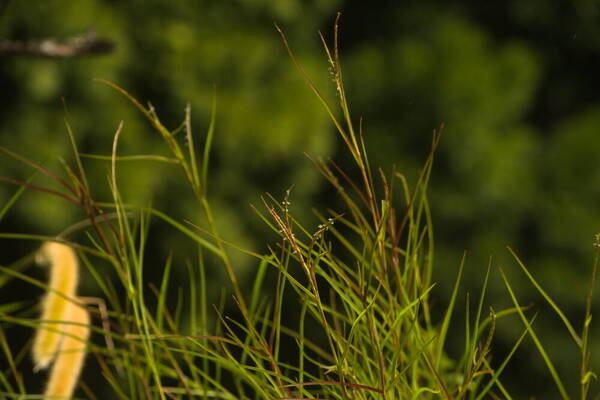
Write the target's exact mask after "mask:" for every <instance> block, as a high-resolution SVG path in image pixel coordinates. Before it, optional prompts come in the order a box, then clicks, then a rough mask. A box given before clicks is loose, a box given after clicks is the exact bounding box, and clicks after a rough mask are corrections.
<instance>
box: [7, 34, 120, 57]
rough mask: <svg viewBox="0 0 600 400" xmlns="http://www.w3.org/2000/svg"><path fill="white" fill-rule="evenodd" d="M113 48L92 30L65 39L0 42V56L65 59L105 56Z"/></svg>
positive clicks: (112, 45)
mask: <svg viewBox="0 0 600 400" xmlns="http://www.w3.org/2000/svg"><path fill="white" fill-rule="evenodd" d="M114 48H115V44H114V43H113V42H112V41H110V40H107V39H104V38H99V37H97V35H96V31H95V30H93V29H90V30H88V31H87V32H86V33H84V34H82V35H78V36H73V37H70V38H67V39H57V38H44V39H38V40H0V56H34V57H51V58H67V57H77V56H82V55H86V54H107V53H111V52H112V51H113V50H114Z"/></svg>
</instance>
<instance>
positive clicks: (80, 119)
mask: <svg viewBox="0 0 600 400" xmlns="http://www.w3.org/2000/svg"><path fill="white" fill-rule="evenodd" d="M3 4H4V5H5V6H6V7H5V9H4V11H3V13H2V15H1V16H0V40H3V39H11V40H18V39H21V40H26V39H37V38H43V37H59V38H60V37H63V38H64V37H69V36H72V35H76V34H80V33H82V32H85V31H86V30H87V29H89V28H90V27H93V28H95V29H96V31H97V32H98V34H99V35H100V36H102V37H105V38H107V39H110V40H111V41H113V42H114V43H115V44H116V46H117V48H116V51H115V52H113V53H112V54H108V55H98V56H91V55H90V56H86V57H81V58H68V59H44V58H37V57H19V56H12V57H8V56H2V55H0V145H2V146H5V147H8V148H10V149H11V150H13V151H15V152H17V153H20V154H23V155H25V156H26V157H28V158H30V159H32V160H36V161H38V162H42V163H44V165H45V166H46V167H48V168H51V169H53V170H56V171H59V170H60V164H59V163H58V161H57V160H58V158H59V157H63V158H64V159H66V160H67V161H70V160H72V157H71V154H70V152H69V147H68V137H67V135H66V132H65V128H64V117H65V115H66V114H65V108H64V106H63V103H62V100H61V98H64V99H65V103H66V107H67V109H68V117H69V120H70V122H71V124H72V126H73V129H74V131H75V135H76V137H77V140H78V143H79V146H80V150H81V151H82V152H84V153H92V152H93V153H98V154H110V150H111V145H112V135H113V134H114V132H115V129H116V127H117V124H118V123H119V121H121V120H123V121H124V124H125V125H124V126H125V127H124V130H123V133H122V136H121V141H120V151H121V153H122V154H146V153H154V154H162V155H166V154H167V150H166V149H165V147H164V145H163V144H162V142H161V139H160V137H159V136H158V135H157V134H156V133H155V132H153V131H152V130H151V129H150V127H149V126H148V124H147V123H146V122H145V121H144V120H143V119H142V117H141V115H140V114H139V113H138V112H137V111H136V110H135V109H134V108H133V107H132V106H131V105H130V104H128V103H127V101H126V100H125V99H124V98H123V97H122V96H120V95H118V94H117V93H116V92H114V91H113V90H112V89H110V88H108V87H106V86H104V85H102V84H100V83H98V82H94V81H93V78H103V79H107V80H110V81H113V82H115V83H117V84H118V85H120V86H122V87H123V88H125V89H127V90H128V91H129V92H130V93H132V94H133V95H134V96H136V97H137V98H138V99H139V100H140V101H142V102H143V103H144V102H151V103H152V104H153V105H154V106H155V107H156V109H157V111H158V114H159V115H160V117H161V119H162V120H163V122H164V123H165V125H167V127H169V128H175V127H176V126H177V125H178V124H179V123H180V121H181V120H182V118H183V112H184V108H185V106H186V103H187V102H190V103H191V105H192V110H193V111H192V116H193V117H192V121H193V124H194V131H195V133H196V135H197V137H198V138H199V141H201V139H202V138H203V137H204V133H205V131H206V129H207V127H208V122H209V116H210V111H211V101H212V96H213V93H215V92H216V96H217V118H216V134H215V142H214V146H213V153H212V154H213V158H212V163H211V173H210V183H209V185H210V189H209V190H210V199H211V201H212V202H213V207H214V208H215V211H216V214H217V222H218V224H219V226H220V231H221V232H222V233H223V235H224V236H225V237H226V238H227V239H228V240H231V241H234V242H237V243H239V244H241V245H243V246H245V247H249V248H252V249H255V250H258V251H260V250H263V249H264V248H265V243H267V242H268V241H269V240H272V239H273V238H272V237H271V236H268V235H267V234H266V232H267V230H266V229H265V227H264V226H262V222H261V221H260V220H259V219H258V218H257V217H256V216H255V215H254V213H253V212H252V210H251V208H250V206H249V204H250V203H252V204H256V205H259V204H260V196H261V195H262V194H263V193H265V192H270V193H273V194H274V195H275V196H276V197H282V196H283V193H284V192H285V190H286V189H288V188H289V187H291V186H293V190H292V197H291V201H292V210H293V212H295V213H296V215H298V218H299V219H301V220H305V221H308V223H309V224H310V223H311V221H312V222H314V221H316V220H315V219H314V217H313V216H312V213H311V212H310V209H311V207H316V208H319V209H324V208H325V207H335V205H336V204H338V203H337V198H336V196H335V194H334V193H333V192H332V191H331V190H330V189H329V188H328V187H327V185H326V183H325V182H324V180H323V179H321V178H320V177H319V175H318V173H317V172H316V171H315V170H314V168H313V167H312V165H311V163H310V162H309V161H308V160H307V159H306V158H305V156H304V155H303V152H306V153H308V154H310V155H311V156H314V157H319V156H323V157H332V158H336V157H338V158H339V159H341V160H342V161H343V159H344V158H343V157H342V156H339V155H338V153H339V152H340V151H341V149H342V148H341V145H340V143H339V140H337V138H336V133H335V131H334V130H333V128H332V125H331V123H330V121H329V120H328V117H327V115H326V113H325V112H324V110H323V109H322V107H321V105H320V104H319V102H318V100H317V99H316V98H315V97H314V96H313V94H312V93H311V92H310V90H309V89H308V88H307V87H306V85H305V83H304V82H303V81H302V79H301V77H300V75H299V74H298V73H297V71H296V70H295V69H294V67H293V65H292V63H291V62H290V60H289V58H288V57H287V54H286V51H285V48H284V47H283V45H282V43H281V40H280V38H279V36H278V34H277V32H276V30H275V28H274V26H273V22H277V23H278V24H279V25H280V26H281V27H282V28H283V29H284V30H285V32H286V34H287V35H288V39H289V41H290V44H291V46H292V48H293V49H294V51H295V53H296V55H297V57H298V59H299V60H300V61H301V62H302V64H303V65H304V67H305V68H306V69H307V71H308V72H309V74H310V75H311V76H312V78H313V79H314V80H315V81H316V82H317V84H318V85H320V86H321V87H322V88H323V91H324V92H326V93H328V96H330V98H331V100H334V95H333V93H334V90H333V89H334V87H333V83H332V82H331V76H330V75H329V72H328V64H327V62H326V59H325V55H324V52H323V51H322V48H321V44H320V40H319V37H318V34H317V32H318V31H319V30H321V31H322V32H324V33H325V35H326V36H327V37H328V38H330V37H331V35H330V32H331V28H332V24H333V21H334V18H335V14H336V12H337V11H341V12H342V19H341V41H340V44H341V51H342V64H343V67H344V74H345V75H344V77H345V82H346V89H347V94H348V98H349V101H350V104H351V111H352V112H353V115H354V118H355V120H358V118H360V117H362V118H363V121H364V131H365V136H366V139H367V142H368V146H369V149H370V152H371V162H372V164H373V165H381V166H382V167H383V168H384V169H385V170H386V171H388V172H390V171H391V170H392V168H394V167H395V169H396V170H398V171H402V172H404V173H406V175H407V176H408V178H409V180H410V181H411V182H414V178H415V176H416V173H417V171H418V168H419V166H420V165H421V164H422V162H423V160H424V158H425V156H426V154H427V151H428V146H429V142H430V138H431V132H432V131H433V130H434V129H435V128H437V127H438V126H439V125H440V124H442V123H443V124H444V126H445V128H444V133H443V137H442V142H441V146H440V149H439V152H438V155H437V158H436V166H435V167H434V175H433V180H432V184H431V190H430V194H431V206H432V209H433V217H434V227H435V234H436V250H437V254H436V261H435V272H436V276H435V280H436V281H437V282H438V286H437V288H436V293H435V295H436V297H437V300H436V304H437V307H438V308H437V312H438V313H439V314H441V313H442V312H443V311H444V309H445V306H444V304H445V303H444V302H445V300H444V299H446V298H447V296H448V295H449V293H450V291H451V288H452V283H453V281H454V278H455V276H456V273H457V269H458V265H459V262H460V258H461V255H462V253H463V251H465V250H466V251H467V252H468V257H467V262H466V271H467V273H466V276H465V280H464V286H463V288H464V291H463V292H462V297H461V302H460V303H459V307H464V297H465V294H466V293H467V292H469V293H471V294H472V296H478V294H479V291H480V287H481V283H482V282H483V278H484V274H485V269H486V267H487V265H488V262H489V258H490V257H492V258H493V265H494V266H501V267H502V268H503V269H504V270H505V271H507V273H508V275H509V277H510V279H511V282H512V283H513V285H514V287H515V288H516V290H517V291H518V293H519V295H520V297H519V298H520V301H521V302H522V303H523V304H532V305H533V307H534V308H535V309H536V310H539V311H540V316H539V317H538V319H537V320H536V325H535V327H536V328H537V329H538V330H539V331H540V332H543V343H544V344H545V345H546V346H547V348H548V349H549V350H550V354H551V356H552V357H553V359H554V360H555V363H556V365H557V367H558V369H559V372H561V373H562V374H563V376H564V378H565V381H566V382H567V384H568V388H569V389H571V391H572V393H575V389H576V387H577V379H578V374H577V372H576V371H578V366H579V364H578V363H579V359H578V354H579V353H578V349H577V347H576V346H575V345H574V344H573V343H572V341H570V340H569V337H568V333H567V331H566V329H564V326H562V325H561V323H560V321H559V319H558V318H557V317H556V315H555V314H553V313H552V311H551V310H550V308H549V307H548V306H547V304H545V303H544V301H543V299H541V298H540V296H539V295H537V294H536V292H535V290H534V289H533V288H532V286H531V285H530V284H529V283H528V282H527V281H526V280H525V278H524V277H523V275H522V274H521V273H520V272H519V270H518V269H517V268H516V264H515V262H514V261H513V260H512V259H511V258H510V256H509V254H508V252H507V251H506V246H507V245H510V246H512V247H513V248H514V249H515V250H516V251H517V253H518V254H519V255H520V256H521V258H522V259H523V260H524V262H525V264H526V265H527V266H528V267H529V268H530V269H531V271H532V272H533V273H534V274H535V276H536V277H537V279H538V280H539V282H540V283H541V284H542V286H543V287H544V288H546V290H547V291H548V292H549V293H550V294H551V295H552V296H554V298H555V299H556V300H557V302H558V303H559V305H560V306H561V307H562V308H563V309H564V310H565V311H566V313H567V315H568V316H569V317H570V318H572V321H573V322H574V323H575V324H576V326H577V327H579V326H581V324H582V315H583V310H584V300H585V295H586V291H587V287H588V282H589V277H590V271H591V265H592V261H593V257H594V249H593V246H592V243H593V240H594V235H595V234H596V233H598V232H600V207H599V205H600V163H599V162H598V159H599V155H600V136H599V135H600V99H599V96H598V93H599V90H600V74H598V71H599V70H600V3H599V2H598V1H596V0H576V1H541V0H530V1H521V0H512V1H511V0H509V1H501V2H500V1H497V2H481V1H467V0H463V1H428V0H421V1H396V2H394V1H382V2H364V1H342V0H337V1H327V2H321V1H301V0H285V1H266V0H240V1H212V2H208V1H169V2H167V1H158V0H144V1H139V0H133V1H123V2H117V1H100V0H79V1H76V2H74V1H66V0H62V1H58V0H46V1H37V0H36V1H27V2H25V1H16V0H15V1H10V2H7V1H5V2H4V3H3ZM85 166H86V168H87V170H88V173H89V174H90V180H91V181H92V182H94V187H95V190H96V196H97V198H98V199H100V200H102V199H109V191H108V184H107V183H106V182H107V180H106V176H107V175H108V171H109V167H108V165H107V164H106V163H105V162H101V161H94V160H87V161H86V162H85ZM30 174H31V171H30V169H28V168H27V167H24V166H23V165H22V164H19V163H17V162H14V161H13V160H11V159H9V158H8V157H5V156H1V161H0V175H3V176H9V177H13V178H17V179H22V180H25V179H27V177H28V176H29V175H30ZM119 179H120V182H121V191H122V192H123V196H124V197H125V198H126V199H127V201H129V202H131V203H135V204H150V202H152V204H153V205H154V206H155V207H156V208H158V209H160V210H163V211H166V212H168V213H170V215H172V216H174V217H175V218H177V219H180V220H183V219H187V220H192V221H194V220H198V219H199V215H200V211H199V210H198V209H197V206H196V204H195V203H194V201H193V200H192V196H191V194H190V193H189V189H188V188H187V186H186V184H185V182H184V179H183V177H182V176H181V174H180V172H179V171H178V170H177V169H176V167H169V166H165V164H158V163H153V162H137V163H127V164H122V165H121V168H120V172H119ZM35 183H36V184H40V185H47V186H48V185H49V186H52V183H51V182H49V181H47V180H44V179H43V178H41V177H38V178H36V179H35ZM15 190H16V187H14V186H11V185H10V184H7V183H2V184H1V185H0V205H1V206H3V205H4V204H5V203H6V201H8V199H9V197H10V196H11V195H12V194H13V193H14V192H15ZM82 218H83V215H82V214H81V213H80V211H79V210H77V209H75V208H74V207H71V206H70V205H69V204H67V203H66V202H64V201H61V200H59V199H53V198H51V197H49V196H47V195H44V194H40V193H35V192H31V191H28V192H27V193H26V194H25V195H24V196H23V197H22V198H21V199H20V200H19V201H18V203H17V204H16V205H15V206H14V207H13V209H12V210H11V211H10V213H9V214H7V215H6V216H5V217H4V218H3V219H2V220H1V221H0V224H1V225H0V231H2V232H18V233H36V234H44V235H55V234H57V233H58V232H60V231H62V230H63V229H64V228H65V227H67V226H69V225H71V224H73V223H75V222H78V221H80V220H81V219H82ZM169 233H170V231H169V230H167V229H165V227H163V226H162V225H161V224H158V223H157V224H155V225H153V227H152V229H151V231H150V240H151V243H153V246H152V248H153V249H154V250H153V252H152V257H150V258H149V259H152V260H155V264H154V263H152V264H151V265H150V266H149V267H148V271H150V272H149V276H148V279H150V280H151V279H153V274H155V275H154V277H156V278H157V279H158V277H160V275H161V270H162V268H163V265H164V259H165V257H166V255H167V254H168V253H169V251H174V252H175V254H177V256H176V257H179V259H180V260H183V259H185V257H186V255H185V254H186V252H189V249H190V248H191V243H186V242H185V241H181V240H180V239H179V238H177V237H175V236H174V235H169ZM171 233H172V232H171ZM37 245H38V243H35V242H31V241H14V240H1V241H0V247H1V254H2V256H1V258H0V262H1V263H2V264H3V265H8V264H10V263H12V262H13V261H14V260H16V259H18V258H20V257H22V256H23V255H25V254H27V253H28V252H30V251H32V250H34V249H35V247H36V246H37ZM232 257H233V260H234V264H235V265H236V266H237V268H238V272H239V273H240V274H241V276H246V277H251V276H252V275H253V271H254V270H255V268H256V264H255V262H254V261H253V260H251V259H248V258H246V257H244V256H242V255H240V254H232ZM176 259H177V258H176ZM180 266H181V268H180V270H178V271H177V272H176V274H177V275H178V276H179V278H180V279H183V278H184V276H185V268H184V266H183V263H181V265H180ZM493 271H494V272H493V275H492V282H491V287H490V296H491V298H490V301H489V305H492V306H493V307H494V309H495V310H497V311H498V310H500V309H502V307H506V306H509V305H510V303H509V298H508V295H507V294H506V291H505V289H504V288H503V285H502V284H501V281H500V278H499V275H498V274H497V273H496V272H495V271H496V269H494V270H493ZM30 272H31V274H34V275H36V276H38V277H42V276H43V274H42V273H41V272H40V271H37V270H35V269H33V268H31V269H30ZM211 274H212V275H211V277H210V278H211V279H213V280H215V281H216V282H219V281H220V280H222V279H224V274H223V273H222V272H220V271H218V270H215V271H212V272H211ZM177 275H176V276H177ZM223 282H224V280H223ZM26 286H27V285H24V284H19V283H17V282H11V284H10V285H7V286H6V287H3V288H1V290H2V298H1V301H2V302H3V303H4V302H9V301H16V300H26V301H31V303H32V304H33V303H34V302H35V301H37V298H38V296H39V293H38V292H37V291H36V289H34V288H30V287H26ZM218 287H219V285H213V288H214V293H213V294H214V295H215V296H216V294H217V293H218V291H219V289H218ZM80 291H81V292H86V294H88V293H89V294H90V295H94V294H98V292H97V289H95V288H94V286H93V284H92V282H91V280H90V281H86V280H85V278H84V282H83V286H82V289H80ZM597 305H598V301H596V302H595V306H596V309H597ZM458 321H460V317H459V320H458ZM501 322H502V323H499V325H498V328H497V340H496V342H497V343H496V345H495V348H496V349H497V351H498V353H499V357H502V355H503V354H506V352H507V351H508V349H509V348H510V346H511V345H512V343H514V341H515V340H516V338H517V337H518V335H519V334H520V332H521V330H522V327H521V325H520V323H519V322H518V320H517V318H516V317H515V318H510V319H506V320H503V321H501ZM3 329H5V328H4V327H3ZM16 329H17V328H11V327H8V326H7V327H6V330H5V334H6V335H7V336H9V337H10V335H11V334H12V332H14V331H16ZM454 329H455V332H456V335H453V343H454V345H455V346H456V353H455V354H452V350H450V353H451V354H450V355H451V356H452V355H454V356H456V355H459V354H460V351H461V347H460V346H461V345H462V343H463V340H464V338H463V328H462V325H460V323H459V322H457V323H456V324H455V326H454ZM594 329H595V331H594V332H595V334H596V336H597V335H598V329H597V328H594ZM23 332H25V331H23ZM28 334H29V333H28V332H27V333H25V335H28ZM592 337H594V336H593V335H592ZM594 346H595V347H594V349H593V351H594V350H595V353H596V354H600V348H598V347H599V346H598V341H597V340H596V341H595V343H594ZM594 359H596V360H597V359H598V357H594V356H592V360H594ZM593 362H594V361H593ZM511 365H512V367H513V368H512V369H511V371H512V372H508V374H507V380H508V382H509V385H508V386H509V387H511V388H513V389H514V390H515V392H516V393H519V394H522V395H523V396H524V395H536V396H538V398H553V397H556V395H557V393H556V391H555V390H554V387H553V386H552V384H551V383H548V382H549V381H548V376H549V374H548V373H547V372H546V371H545V370H544V366H543V364H542V361H541V358H540V357H539V355H538V354H537V352H536V350H535V348H534V346H533V345H532V343H531V342H529V341H527V342H526V344H525V346H524V347H523V348H522V349H521V350H520V351H519V352H518V354H517V356H516V358H515V360H514V363H513V364H511ZM595 367H596V369H598V367H600V364H598V362H597V361H596V362H595ZM524 371H526V373H525V372H524ZM524 374H525V375H526V378H525V377H524ZM596 392H597V390H596Z"/></svg>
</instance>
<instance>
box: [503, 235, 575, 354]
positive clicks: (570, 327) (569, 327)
mask: <svg viewBox="0 0 600 400" xmlns="http://www.w3.org/2000/svg"><path fill="white" fill-rule="evenodd" d="M508 251H510V254H511V255H512V256H513V257H514V259H515V260H516V261H517V264H518V265H519V267H521V270H522V271H523V272H524V273H525V275H526V276H527V278H528V279H529V281H530V282H531V283H532V284H533V286H535V288H536V289H537V291H538V292H539V293H540V294H541V295H542V297H544V299H545V300H546V301H547V302H548V304H550V306H551V307H552V309H553V310H554V311H555V312H556V314H558V316H559V317H560V319H561V320H562V322H563V324H564V325H565V327H566V328H567V330H568V331H569V334H570V335H571V337H572V338H573V340H574V341H575V343H577V346H578V347H579V348H581V338H580V337H579V335H578V334H577V332H576V331H575V329H574V328H573V325H571V322H569V320H568V319H567V316H566V315H565V313H563V312H562V310H561V309H560V308H559V307H558V305H556V303H555V302H554V300H552V298H551V297H550V296H549V295H548V293H546V291H545V290H544V289H543V288H542V287H541V286H540V284H539V283H538V282H537V281H536V280H535V278H534V277H533V275H531V273H530V272H529V270H528V269H527V268H526V267H525V265H524V264H523V262H522V261H521V259H520V258H519V256H517V254H516V253H515V252H514V251H513V249H511V248H510V247H508Z"/></svg>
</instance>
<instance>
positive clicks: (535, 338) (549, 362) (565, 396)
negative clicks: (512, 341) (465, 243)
mask: <svg viewBox="0 0 600 400" xmlns="http://www.w3.org/2000/svg"><path fill="white" fill-rule="evenodd" d="M500 274H501V275H502V280H503V281H504V285H505V286H506V289H507V291H508V293H509V295H510V298H511V300H512V302H513V304H514V305H515V308H516V310H517V313H518V314H519V317H520V318H521V321H522V322H523V325H525V327H526V328H527V333H529V336H531V339H533V342H534V343H535V347H536V348H537V349H538V351H539V353H540V355H541V356H542V358H543V359H544V363H545V364H546V367H547V368H548V371H550V374H551V375H552V379H553V380H554V383H555V384H556V387H557V388H558V391H559V392H560V395H561V397H562V398H563V400H567V399H569V398H570V397H569V395H568V394H567V391H566V390H565V387H564V385H563V383H562V380H561V379H560V376H559V375H558V372H556V368H555V367H554V364H553V363H552V360H551V359H550V357H549V356H548V353H547V352H546V350H545V349H544V346H543V345H542V343H541V342H540V339H539V338H538V335H537V334H536V333H535V331H534V329H533V327H532V325H531V323H530V322H529V321H528V320H527V318H526V317H525V314H523V311H521V306H520V305H519V302H518V300H517V298H516V296H515V293H514V292H513V290H512V287H511V286H510V284H509V283H508V278H507V277H506V275H505V274H504V271H502V269H500Z"/></svg>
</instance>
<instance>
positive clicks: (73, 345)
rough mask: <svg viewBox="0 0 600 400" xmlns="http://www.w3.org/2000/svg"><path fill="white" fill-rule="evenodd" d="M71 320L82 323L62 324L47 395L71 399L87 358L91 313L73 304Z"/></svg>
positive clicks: (54, 397)
mask: <svg viewBox="0 0 600 400" xmlns="http://www.w3.org/2000/svg"><path fill="white" fill-rule="evenodd" d="M69 321H71V322H76V323H79V324H82V325H74V324H69V325H67V324H62V327H63V329H64V332H65V333H66V334H67V335H72V336H67V335H64V336H63V338H62V340H61V342H60V345H59V348H58V353H57V355H56V360H55V361H54V364H53V365H52V370H51V372H50V379H49V380H48V386H46V392H45V394H44V396H45V397H48V398H52V399H59V398H60V399H70V398H71V396H72V394H73V390H74V389H75V384H76V383H77V380H78V379H79V374H80V372H81V369H82V367H83V362H84V360H85V345H86V343H85V342H86V341H87V340H88V338H89V336H90V328H89V324H90V315H89V313H88V312H87V310H86V309H85V308H83V307H80V306H77V305H73V306H72V307H71V314H70V315H69Z"/></svg>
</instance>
